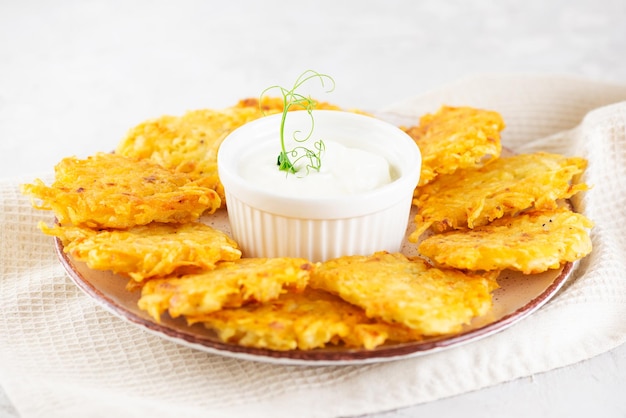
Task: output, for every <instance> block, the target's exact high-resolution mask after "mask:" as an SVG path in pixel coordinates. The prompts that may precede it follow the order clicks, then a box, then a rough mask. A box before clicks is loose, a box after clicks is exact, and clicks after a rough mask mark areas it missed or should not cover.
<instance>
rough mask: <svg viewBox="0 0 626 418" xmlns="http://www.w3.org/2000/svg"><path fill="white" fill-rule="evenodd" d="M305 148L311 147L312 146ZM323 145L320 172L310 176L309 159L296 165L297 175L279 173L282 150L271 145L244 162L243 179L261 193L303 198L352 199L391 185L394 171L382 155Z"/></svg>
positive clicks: (338, 144)
mask: <svg viewBox="0 0 626 418" xmlns="http://www.w3.org/2000/svg"><path fill="white" fill-rule="evenodd" d="M276 143H278V141H276ZM297 145H298V144H296V145H295V146H297ZM306 145H307V146H309V147H312V144H310V145H309V144H306ZM324 145H325V150H324V151H322V155H321V161H322V164H321V167H320V170H319V171H317V170H315V169H309V171H308V174H307V169H306V164H307V163H308V162H309V160H308V159H306V158H303V159H302V160H300V161H299V162H298V163H294V164H295V166H296V168H297V169H298V172H297V173H295V174H292V173H287V172H285V171H281V170H279V169H278V165H276V162H277V158H278V154H279V152H280V150H279V149H278V147H277V146H276V145H275V144H272V146H271V147H265V148H262V149H261V150H260V152H258V153H257V152H255V153H251V154H249V155H248V156H247V157H246V158H244V159H243V160H242V161H241V165H240V174H241V177H242V178H244V179H245V180H247V181H249V182H250V183H252V184H254V185H256V186H258V187H260V188H262V189H265V190H271V191H274V192H276V193H278V194H281V195H286V196H301V197H335V196H341V195H351V194H356V193H363V192H367V191H370V190H374V189H376V188H378V187H381V186H383V185H385V184H388V183H391V180H392V178H391V167H390V166H389V162H388V161H387V160H386V159H385V158H383V157H381V156H380V155H377V154H374V153H372V152H369V151H365V150H362V149H358V148H349V147H346V146H344V145H342V144H340V143H338V142H335V141H324ZM292 148H293V146H291V147H287V149H292ZM291 160H292V162H293V159H291Z"/></svg>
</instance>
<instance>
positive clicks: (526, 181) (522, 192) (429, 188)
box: [409, 152, 587, 242]
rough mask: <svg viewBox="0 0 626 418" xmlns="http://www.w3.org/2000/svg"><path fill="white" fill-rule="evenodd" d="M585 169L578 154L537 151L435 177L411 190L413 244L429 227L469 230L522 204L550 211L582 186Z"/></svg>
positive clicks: (522, 207)
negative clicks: (414, 212)
mask: <svg viewBox="0 0 626 418" xmlns="http://www.w3.org/2000/svg"><path fill="white" fill-rule="evenodd" d="M586 167H587V161H586V160H585V159H583V158H579V157H571V158H570V157H565V156H562V155H558V154H548V153H543V152H537V153H534V154H520V155H516V156H513V157H506V158H500V159H498V160H496V161H494V162H492V163H490V164H487V165H486V166H484V167H481V168H478V169H465V170H458V171H456V172H455V173H452V174H447V175H441V176H439V177H438V178H437V179H435V180H433V181H432V182H431V183H429V184H427V185H425V186H423V187H419V188H418V189H417V197H416V199H415V200H414V204H415V205H416V206H417V209H418V211H417V216H416V217H415V224H416V229H415V231H414V232H413V233H412V234H411V236H410V237H409V239H410V240H411V241H412V242H417V241H418V240H419V237H420V236H421V234H422V233H423V232H424V231H426V230H427V229H428V228H430V227H431V226H432V227H433V229H434V230H435V231H437V232H442V231H445V230H448V229H460V228H475V227H477V226H481V225H485V224H487V223H489V222H491V221H492V220H494V219H498V218H500V217H502V216H505V215H514V214H516V213H518V212H520V211H522V210H525V209H528V208H535V209H542V210H543V209H554V208H556V207H557V200H558V199H564V198H569V197H571V196H573V195H574V194H576V193H578V192H579V191H582V190H586V189H587V185H585V184H583V183H579V184H576V179H577V178H578V176H579V175H580V174H581V173H582V172H583V171H584V170H585V168H586Z"/></svg>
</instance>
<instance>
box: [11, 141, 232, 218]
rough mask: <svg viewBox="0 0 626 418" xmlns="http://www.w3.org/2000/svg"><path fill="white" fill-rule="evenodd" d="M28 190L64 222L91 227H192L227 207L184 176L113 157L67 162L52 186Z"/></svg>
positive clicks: (41, 206)
mask: <svg viewBox="0 0 626 418" xmlns="http://www.w3.org/2000/svg"><path fill="white" fill-rule="evenodd" d="M22 191H23V192H24V193H25V194H27V195H30V196H32V197H33V198H34V199H40V200H41V201H42V202H43V203H42V204H35V207H37V208H38V209H47V210H52V211H53V212H54V214H55V215H56V217H57V219H58V221H59V223H61V224H72V225H76V226H82V227H89V228H120V229H123V228H131V227H133V226H136V225H146V224H149V223H151V222H164V223H170V222H172V223H183V222H191V221H195V220H196V219H198V218H199V217H200V215H202V214H203V213H205V212H208V213H212V212H214V211H215V210H216V209H217V208H218V207H219V206H220V204H221V200H220V197H219V196H218V194H217V193H216V192H215V191H214V190H212V189H210V188H207V187H203V186H202V185H199V184H197V183H195V182H193V179H191V178H190V177H189V176H188V175H186V174H184V173H174V172H172V171H170V170H167V169H165V168H163V167H161V166H160V165H158V164H155V163H153V162H151V161H148V160H137V159H133V158H127V157H124V156H121V155H117V154H107V153H98V154H95V155H93V156H90V157H88V158H86V159H78V158H73V157H71V158H65V159H63V160H62V161H61V162H60V163H59V164H57V166H56V167H55V181H54V183H53V184H52V185H51V186H47V185H45V184H44V182H43V181H41V180H36V181H35V182H34V183H33V184H25V185H23V186H22Z"/></svg>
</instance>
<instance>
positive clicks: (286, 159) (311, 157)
mask: <svg viewBox="0 0 626 418" xmlns="http://www.w3.org/2000/svg"><path fill="white" fill-rule="evenodd" d="M312 79H318V80H319V82H320V84H321V86H322V87H326V82H329V83H330V87H328V88H327V90H326V93H330V92H331V91H333V90H334V89H335V80H334V79H333V78H332V77H331V76H329V75H327V74H322V73H318V72H317V71H313V70H307V71H305V72H303V73H302V74H300V76H299V77H298V78H297V79H296V82H295V83H294V85H293V87H291V89H287V88H285V87H282V86H278V85H275V86H270V87H268V88H266V89H265V90H263V92H262V93H261V97H260V100H259V105H261V106H262V102H263V96H265V95H266V94H267V92H268V91H270V90H274V89H278V90H280V93H281V95H282V97H283V114H282V118H281V121H280V147H281V151H280V154H279V155H278V159H277V162H276V165H277V166H278V169H279V170H281V171H285V172H287V173H293V174H295V173H297V172H298V168H297V167H296V164H297V163H298V162H299V161H300V160H302V159H305V160H308V162H307V164H306V166H305V167H306V171H307V174H308V173H309V170H311V169H313V170H316V171H319V170H320V168H321V166H322V159H321V157H322V152H323V151H324V150H325V149H326V146H325V145H324V141H322V140H321V139H320V140H319V141H315V142H314V143H313V149H310V148H307V147H306V146H304V145H298V146H296V147H294V148H292V149H289V150H287V149H286V147H285V121H286V120H287V114H288V112H289V111H290V109H292V108H294V109H297V108H302V109H303V110H305V111H306V112H307V113H308V114H309V117H310V119H311V129H309V131H308V132H306V133H305V134H303V133H302V131H300V130H296V131H294V133H293V134H292V139H293V140H294V141H295V142H297V143H300V144H304V143H305V142H307V141H308V140H309V139H311V136H312V135H313V130H314V129H315V120H314V117H313V109H314V108H315V104H316V102H315V100H313V99H312V98H311V97H307V96H304V95H302V94H300V93H297V92H296V90H297V89H298V88H300V87H301V86H302V85H303V84H305V83H306V82H308V81H309V80H312ZM302 135H304V137H301V136H302Z"/></svg>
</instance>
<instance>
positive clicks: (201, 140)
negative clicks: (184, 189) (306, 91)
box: [116, 97, 339, 203]
mask: <svg viewBox="0 0 626 418" xmlns="http://www.w3.org/2000/svg"><path fill="white" fill-rule="evenodd" d="M315 108H316V109H339V108H338V107H337V106H334V105H331V104H328V103H321V102H316V106H315ZM282 110H283V100H282V99H279V98H271V97H264V98H263V101H262V102H259V100H258V99H244V100H241V101H240V102H239V103H238V104H237V105H235V106H232V107H228V108H225V109H222V110H211V109H199V110H192V111H189V112H187V113H185V114H183V115H182V116H162V117H159V118H156V119H151V120H147V121H145V122H143V123H141V124H139V125H137V126H135V127H134V128H132V129H131V130H130V131H129V132H128V134H127V135H126V137H125V138H124V139H123V140H122V141H121V142H120V143H119V144H118V146H117V149H116V152H117V153H118V154H120V155H125V156H129V157H134V158H141V159H150V160H152V161H154V162H156V163H158V164H160V165H162V166H163V167H166V168H169V169H172V170H174V171H177V172H182V173H188V174H189V175H190V176H191V177H192V178H193V179H194V180H197V181H198V183H200V184H202V185H203V186H206V187H210V188H213V189H214V190H216V191H217V192H218V194H219V195H220V198H221V199H222V203H224V202H225V199H224V190H223V186H222V184H221V182H220V181H219V177H218V173H217V150H218V148H219V146H220V144H221V143H222V141H223V140H224V138H226V136H227V135H228V134H229V133H230V132H232V131H233V130H234V129H236V128H238V127H240V126H242V125H243V124H245V123H247V122H250V121H253V120H255V119H258V118H261V117H263V116H267V115H271V114H274V113H279V112H282ZM293 110H299V109H298V107H297V106H294V108H293Z"/></svg>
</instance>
